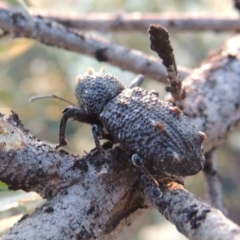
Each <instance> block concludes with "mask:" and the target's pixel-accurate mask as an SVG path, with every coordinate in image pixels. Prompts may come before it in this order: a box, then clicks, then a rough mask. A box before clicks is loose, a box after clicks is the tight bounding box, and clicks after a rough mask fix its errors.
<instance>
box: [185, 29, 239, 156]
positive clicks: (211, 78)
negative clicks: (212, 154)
mask: <svg viewBox="0 0 240 240" xmlns="http://www.w3.org/2000/svg"><path fill="white" fill-rule="evenodd" d="M239 49H240V34H239V33H238V34H235V35H234V36H232V37H231V38H230V39H229V40H227V41H226V43H225V45H224V46H223V48H222V49H221V50H220V51H218V52H216V53H215V54H213V55H212V56H211V57H209V58H208V59H206V61H204V62H203V63H202V64H201V66H200V67H199V68H197V69H195V70H193V71H192V73H191V75H190V76H189V77H187V78H186V79H185V80H184V81H183V82H182V88H183V90H184V91H185V92H186V98H185V100H184V101H183V109H184V113H185V114H186V115H188V116H189V117H190V118H191V119H192V122H193V123H194V124H195V125H196V126H198V127H199V129H200V130H201V131H203V132H205V133H206V135H207V139H206V140H205V141H204V142H203V145H204V151H205V152H209V151H211V150H212V149H214V148H216V147H217V146H218V145H220V144H221V143H222V142H223V141H224V140H225V139H226V137H227V136H228V134H229V133H230V132H231V130H232V129H234V128H235V127H236V125H237V124H238V122H239V120H240V95H239V93H238V91H236V89H240V78H239V74H240V73H239V69H240V57H239V56H240V50H239ZM233 113H234V114H233Z"/></svg>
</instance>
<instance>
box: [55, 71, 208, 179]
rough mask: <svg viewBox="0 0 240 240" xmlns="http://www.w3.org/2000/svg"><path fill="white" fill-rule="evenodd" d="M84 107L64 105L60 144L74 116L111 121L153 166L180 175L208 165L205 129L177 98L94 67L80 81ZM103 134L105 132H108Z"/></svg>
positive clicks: (110, 127)
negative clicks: (162, 96)
mask: <svg viewBox="0 0 240 240" xmlns="http://www.w3.org/2000/svg"><path fill="white" fill-rule="evenodd" d="M76 98H77V100H78V107H76V108H75V107H69V108H67V109H66V110H65V111H64V114H63V117H62V120H61V124H60V139H59V141H60V146H61V145H64V144H65V139H64V132H65V126H66V122H67V119H68V118H73V119H75V120H78V121H81V122H87V123H90V124H97V125H98V126H100V127H103V126H105V128H106V129H107V131H108V134H104V136H103V137H102V138H107V139H110V138H111V139H114V142H118V143H120V144H121V145H122V146H123V147H124V148H125V149H127V150H129V151H130V152H132V153H133V154H135V153H136V154H137V155H138V156H139V157H140V158H143V159H144V160H145V161H146V162H147V163H149V164H150V165H152V167H151V170H154V171H156V172H163V173H168V174H171V175H177V176H188V175H193V174H195V173H197V172H198V171H200V170H201V169H202V168H203V164H204V156H203V153H202V149H201V145H202V142H203V140H204V138H205V134H204V133H202V132H199V131H198V129H197V128H196V127H195V126H194V125H193V124H192V123H191V122H190V120H189V119H188V117H187V116H185V115H184V114H183V113H182V111H181V110H180V109H179V108H177V107H175V106H173V105H172V104H171V103H168V102H164V101H161V100H160V99H159V98H158V97H157V95H156V94H153V93H151V92H148V91H146V90H143V89H142V88H140V87H135V85H133V87H132V88H127V87H126V86H124V84H123V83H122V82H121V81H119V80H118V79H117V78H115V77H114V76H112V75H110V74H107V73H104V72H99V73H98V72H94V71H92V70H91V71H89V72H87V73H86V74H85V75H83V76H82V77H80V78H78V81H77V84H76ZM102 135H103V134H102Z"/></svg>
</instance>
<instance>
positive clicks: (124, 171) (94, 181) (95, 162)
mask: <svg viewBox="0 0 240 240" xmlns="http://www.w3.org/2000/svg"><path fill="white" fill-rule="evenodd" d="M0 133H1V134H0V143H1V144H0V160H1V164H0V180H2V181H5V182H6V183H7V184H8V185H9V186H10V188H11V189H14V190H17V189H23V190H25V191H35V192H38V193H39V194H40V195H41V196H42V197H45V198H47V199H48V201H47V202H46V203H45V204H44V205H43V206H42V207H41V208H39V209H36V211H35V212H34V213H33V214H32V215H31V216H29V215H25V216H24V217H23V218H22V219H21V220H20V221H19V222H18V223H17V224H15V225H14V227H13V228H12V229H11V230H10V231H9V232H8V233H7V234H6V235H5V236H4V237H3V238H2V239H3V240H10V239H56V240H59V239H115V238H116V237H117V236H118V235H119V233H120V232H121V231H122V230H123V229H124V228H126V227H127V226H128V225H130V223H131V222H132V221H133V220H134V219H135V218H136V217H140V215H141V213H142V212H143V209H144V208H147V207H152V206H154V207H156V208H157V209H158V210H159V212H160V213H162V214H163V215H164V216H165V217H166V219H168V220H169V221H171V222H172V223H174V224H175V225H176V227H177V229H178V230H179V231H180V232H181V233H183V234H184V235H185V236H186V237H188V238H189V239H213V238H214V239H237V238H239V237H240V229H239V227H238V226H237V225H235V224H234V223H233V222H231V221H230V220H228V219H227V218H225V217H224V215H223V214H221V213H220V212H219V211H217V210H216V209H213V208H211V207H210V206H209V205H208V204H206V203H204V202H203V201H202V200H201V199H199V198H197V197H196V196H194V195H193V194H191V193H190V192H188V191H187V190H185V189H184V188H183V186H182V185H181V184H179V183H177V182H169V181H166V182H164V181H162V179H161V178H160V177H159V179H158V181H159V183H160V189H161V191H162V192H163V196H162V197H161V198H158V195H157V194H156V185H154V186H152V185H151V184H152V182H148V179H146V178H145V177H144V176H140V174H139V172H138V170H137V168H135V167H134V166H133V165H132V164H130V161H131V160H130V159H131V158H130V156H129V155H128V153H126V152H125V151H124V150H123V149H121V148H120V147H119V146H116V147H114V148H113V149H107V148H106V149H105V157H106V161H107V165H108V167H107V169H106V166H105V165H106V163H105V164H104V165H102V161H101V160H100V159H99V155H98V154H97V152H96V151H95V150H92V151H91V152H90V153H89V154H88V155H86V156H85V157H82V158H79V157H77V156H73V155H70V154H68V153H66V152H64V151H56V150H55V149H54V146H51V145H47V144H45V143H43V142H41V141H40V140H38V139H36V138H35V137H33V136H32V135H31V134H30V133H29V132H28V131H26V130H25V129H24V128H23V126H22V124H21V123H20V122H19V120H18V117H17V115H15V114H13V115H11V116H10V117H9V118H8V119H7V120H6V119H4V118H3V117H1V118H0ZM103 166H104V168H105V169H103ZM209 226H212V227H211V231H210V230H209V231H208V232H206V231H205V229H206V228H207V227H208V228H209ZM213 227H214V229H215V230H213Z"/></svg>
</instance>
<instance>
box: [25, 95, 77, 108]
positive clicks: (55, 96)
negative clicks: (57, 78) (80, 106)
mask: <svg viewBox="0 0 240 240" xmlns="http://www.w3.org/2000/svg"><path fill="white" fill-rule="evenodd" d="M45 98H55V99H59V100H61V101H63V102H66V103H69V104H71V105H72V106H75V104H74V103H72V102H70V101H68V100H66V99H65V98H62V97H59V96H57V95H54V94H52V95H40V96H33V97H30V98H29V101H30V102H33V101H36V100H39V99H45Z"/></svg>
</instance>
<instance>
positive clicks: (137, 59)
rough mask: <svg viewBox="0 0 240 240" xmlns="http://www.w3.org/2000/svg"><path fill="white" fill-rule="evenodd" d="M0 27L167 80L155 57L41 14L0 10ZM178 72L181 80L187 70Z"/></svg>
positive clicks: (153, 77)
mask: <svg viewBox="0 0 240 240" xmlns="http://www.w3.org/2000/svg"><path fill="white" fill-rule="evenodd" d="M0 28H1V29H3V30H4V31H7V32H10V33H12V34H14V36H15V37H25V38H32V39H35V40H37V41H39V42H41V43H44V44H46V45H48V46H54V47H59V48H62V49H66V50H69V51H72V52H76V53H82V54H86V55H89V56H92V57H94V58H96V59H97V60H98V61H100V62H108V63H110V64H112V65H114V66H118V67H120V68H122V69H124V70H128V71H131V72H134V73H136V74H139V73H142V74H144V75H145V76H147V77H150V78H152V79H155V80H158V81H161V82H166V70H165V67H164V66H163V65H162V64H161V62H160V60H159V59H158V58H155V57H149V56H148V55H146V54H144V53H142V52H141V51H138V50H130V49H128V48H126V47H123V46H121V45H117V44H113V43H110V42H108V41H106V40H102V39H100V38H97V37H93V36H90V35H89V34H83V33H79V32H77V31H76V30H73V29H68V28H66V27H64V26H62V25H60V24H57V23H55V22H50V21H46V20H44V19H43V18H42V17H27V16H24V15H23V14H21V13H11V12H10V11H8V10H4V9H0ZM66 36H68V37H66ZM179 73H181V76H179V77H180V78H181V79H183V78H184V77H185V76H186V75H187V74H188V72H186V69H185V68H181V67H180V68H179Z"/></svg>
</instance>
